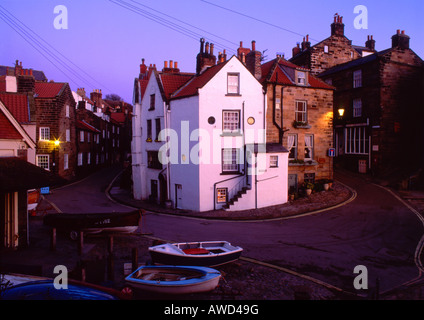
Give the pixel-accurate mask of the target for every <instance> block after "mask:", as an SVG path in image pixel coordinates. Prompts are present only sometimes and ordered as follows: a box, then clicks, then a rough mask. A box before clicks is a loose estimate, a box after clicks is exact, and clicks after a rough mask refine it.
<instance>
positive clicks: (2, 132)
mask: <svg viewBox="0 0 424 320" xmlns="http://www.w3.org/2000/svg"><path fill="white" fill-rule="evenodd" d="M0 139H6V140H9V139H10V140H21V139H22V135H21V134H20V133H19V132H18V130H17V129H16V128H15V126H14V125H13V124H12V122H10V120H9V119H8V118H7V117H6V115H5V114H4V113H3V111H2V110H0Z"/></svg>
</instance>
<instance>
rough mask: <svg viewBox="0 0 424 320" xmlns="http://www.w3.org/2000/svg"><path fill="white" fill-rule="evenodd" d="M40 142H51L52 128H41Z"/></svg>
mask: <svg viewBox="0 0 424 320" xmlns="http://www.w3.org/2000/svg"><path fill="white" fill-rule="evenodd" d="M40 140H42V141H49V140H50V128H49V127H41V128H40Z"/></svg>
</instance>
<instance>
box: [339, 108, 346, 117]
mask: <svg viewBox="0 0 424 320" xmlns="http://www.w3.org/2000/svg"><path fill="white" fill-rule="evenodd" d="M344 113H345V109H343V108H340V109H339V116H340V118H343V116H344Z"/></svg>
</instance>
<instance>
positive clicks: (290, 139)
mask: <svg viewBox="0 0 424 320" xmlns="http://www.w3.org/2000/svg"><path fill="white" fill-rule="evenodd" d="M287 149H288V150H289V152H290V153H289V159H291V160H296V159H297V134H289V135H288V136H287Z"/></svg>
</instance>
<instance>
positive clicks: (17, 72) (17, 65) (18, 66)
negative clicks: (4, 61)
mask: <svg viewBox="0 0 424 320" xmlns="http://www.w3.org/2000/svg"><path fill="white" fill-rule="evenodd" d="M20 75H22V61H21V62H20V63H19V60H16V62H15V77H18V76H20Z"/></svg>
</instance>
